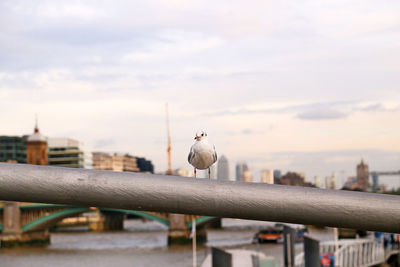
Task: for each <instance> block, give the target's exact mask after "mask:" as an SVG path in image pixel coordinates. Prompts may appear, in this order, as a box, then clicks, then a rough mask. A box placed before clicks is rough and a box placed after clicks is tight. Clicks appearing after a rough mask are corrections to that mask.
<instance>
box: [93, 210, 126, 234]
mask: <svg viewBox="0 0 400 267" xmlns="http://www.w3.org/2000/svg"><path fill="white" fill-rule="evenodd" d="M89 229H90V230H91V231H95V232H104V231H122V230H123V229H124V214H123V213H121V212H115V211H104V210H102V211H101V212H99V216H98V219H97V220H95V221H92V222H90V223H89Z"/></svg>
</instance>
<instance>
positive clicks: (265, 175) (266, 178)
mask: <svg viewBox="0 0 400 267" xmlns="http://www.w3.org/2000/svg"><path fill="white" fill-rule="evenodd" d="M261 182H262V183H267V184H273V183H274V171H273V170H262V171H261Z"/></svg>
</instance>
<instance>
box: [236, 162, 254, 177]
mask: <svg viewBox="0 0 400 267" xmlns="http://www.w3.org/2000/svg"><path fill="white" fill-rule="evenodd" d="M246 170H249V167H248V166H247V163H246V162H238V163H237V164H236V181H244V173H245V171H246ZM250 174H251V172H250ZM247 175H248V174H247Z"/></svg>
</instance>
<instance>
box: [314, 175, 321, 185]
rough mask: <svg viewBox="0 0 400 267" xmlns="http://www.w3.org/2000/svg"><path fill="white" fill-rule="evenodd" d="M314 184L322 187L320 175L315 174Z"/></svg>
mask: <svg viewBox="0 0 400 267" xmlns="http://www.w3.org/2000/svg"><path fill="white" fill-rule="evenodd" d="M314 184H315V186H316V187H319V188H321V187H322V184H321V177H319V176H318V175H316V176H314Z"/></svg>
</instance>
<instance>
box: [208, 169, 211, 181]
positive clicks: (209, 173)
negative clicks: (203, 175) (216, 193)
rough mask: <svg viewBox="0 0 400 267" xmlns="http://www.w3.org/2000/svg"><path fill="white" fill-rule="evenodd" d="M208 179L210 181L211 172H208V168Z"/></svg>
mask: <svg viewBox="0 0 400 267" xmlns="http://www.w3.org/2000/svg"><path fill="white" fill-rule="evenodd" d="M208 179H211V171H210V168H208Z"/></svg>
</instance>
